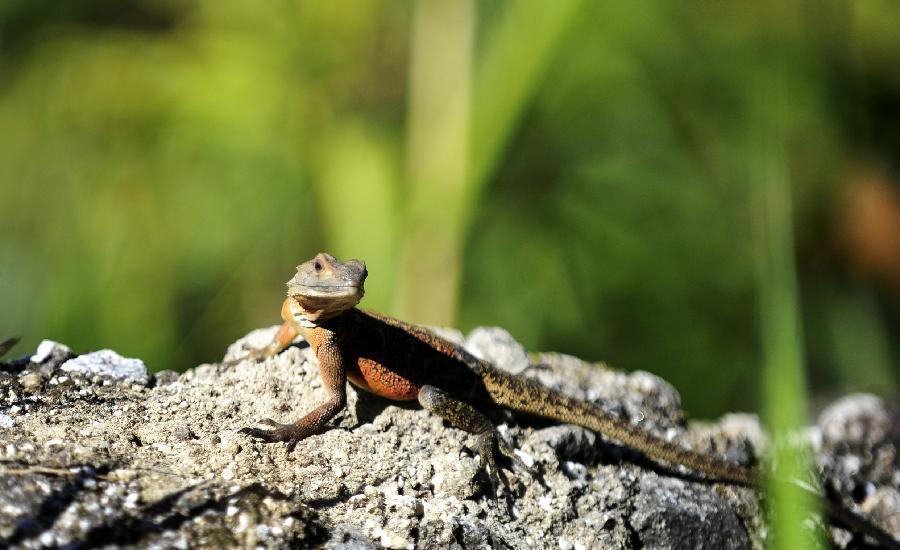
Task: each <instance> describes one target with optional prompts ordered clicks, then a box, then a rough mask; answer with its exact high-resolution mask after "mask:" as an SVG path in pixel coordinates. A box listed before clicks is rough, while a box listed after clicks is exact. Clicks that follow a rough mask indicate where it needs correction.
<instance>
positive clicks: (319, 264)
mask: <svg viewBox="0 0 900 550" xmlns="http://www.w3.org/2000/svg"><path fill="white" fill-rule="evenodd" d="M313 269H315V270H316V273H318V272H320V271H322V262H320V261H318V260H316V263H314V264H313Z"/></svg>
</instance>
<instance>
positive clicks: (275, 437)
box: [239, 418, 304, 452]
mask: <svg viewBox="0 0 900 550" xmlns="http://www.w3.org/2000/svg"><path fill="white" fill-rule="evenodd" d="M259 423H260V424H265V425H267V426H272V427H274V428H275V429H274V430H261V429H259V428H241V429H240V430H239V433H242V434H244V435H249V436H250V437H253V438H256V439H259V440H260V441H265V442H266V443H274V442H276V441H285V442H287V444H288V452H291V451H293V450H294V447H296V446H297V443H299V442H300V440H302V439H303V437H304V435H303V433H302V432H301V430H300V428H299V426H297V425H296V424H282V423H280V422H275V421H274V420H272V419H271V418H264V419H263V420H260V421H259Z"/></svg>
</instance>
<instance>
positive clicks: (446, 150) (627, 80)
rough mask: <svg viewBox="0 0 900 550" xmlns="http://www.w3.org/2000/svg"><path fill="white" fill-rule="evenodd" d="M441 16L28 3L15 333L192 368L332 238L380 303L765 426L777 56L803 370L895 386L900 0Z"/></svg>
mask: <svg viewBox="0 0 900 550" xmlns="http://www.w3.org/2000/svg"><path fill="white" fill-rule="evenodd" d="M436 1H437V3H438V6H437V7H436V8H435V10H437V11H436V12H435V13H438V14H440V13H445V12H440V9H441V6H440V0H436ZM423 4H429V3H428V2H424V3H422V2H417V3H413V2H401V1H387V0H365V1H362V0H360V1H357V2H354V3H353V4H352V8H349V7H347V6H346V5H333V4H331V3H325V2H291V1H286V0H281V1H274V2H250V1H247V0H235V1H232V2H227V3H220V2H210V1H192V2H191V1H186V0H152V1H142V2H137V1H124V2H123V1H118V2H113V1H110V0H77V1H69V2H53V1H50V0H41V1H36V0H6V1H5V2H3V3H2V5H0V338H2V337H3V336H4V335H12V334H19V333H21V334H23V335H24V336H25V339H24V345H21V346H20V347H19V348H18V351H20V352H23V353H24V351H23V350H27V349H29V348H33V347H34V345H36V343H37V341H38V340H39V339H40V338H44V337H48V338H53V339H56V340H60V341H63V342H66V343H69V344H70V345H72V346H73V347H74V348H75V349H77V350H79V351H84V350H89V349H95V348H98V347H107V346H108V347H113V348H115V349H117V350H119V351H121V352H123V353H125V354H129V355H133V356H139V357H142V358H145V359H146V360H147V362H148V364H149V365H150V367H151V368H153V369H163V368H175V369H184V368H187V367H190V366H192V365H194V364H196V363H198V362H203V361H213V360H216V359H218V358H220V357H221V355H222V353H223V352H224V349H225V346H226V345H227V344H228V343H229V342H231V341H233V340H234V339H235V338H237V337H238V336H240V335H241V334H243V333H245V332H246V331H248V330H249V329H251V328H254V327H257V326H262V325H268V324H273V323H275V322H277V321H278V311H279V305H280V301H281V298H282V296H283V292H284V287H283V286H282V285H283V283H284V281H286V280H287V279H288V278H289V277H290V276H291V275H292V271H293V266H294V265H296V264H298V263H300V262H301V261H303V260H305V259H307V258H309V257H311V256H312V255H313V254H314V253H315V252H317V251H320V250H327V251H329V252H332V253H333V254H335V255H337V256H338V257H340V258H347V257H360V258H364V259H365V260H366V262H367V264H368V266H369V271H370V273H371V276H370V278H369V281H368V282H367V295H366V299H365V301H364V303H363V305H364V306H366V307H369V308H372V309H377V310H382V311H386V312H389V313H396V314H402V315H404V316H409V317H411V319H412V320H416V321H421V322H432V323H433V322H440V323H455V324H458V325H459V326H461V327H462V328H464V329H468V328H471V327H473V326H475V325H501V326H504V327H506V328H507V329H509V330H510V331H511V332H512V333H513V334H514V335H515V336H516V337H517V338H518V339H519V340H521V341H522V342H523V343H525V344H526V345H527V347H528V348H529V349H534V350H538V349H553V350H559V351H564V352H568V353H572V354H577V355H580V356H583V357H586V358H590V359H598V360H605V361H608V362H609V363H610V364H612V365H614V366H617V367H621V368H626V369H644V370H649V371H652V372H654V373H657V374H659V375H661V376H663V377H665V378H666V379H668V380H670V381H672V382H673V383H674V384H675V385H676V387H678V389H679V390H680V391H681V393H682V397H683V399H684V401H685V405H686V407H687V409H688V410H689V411H691V412H693V413H694V414H697V415H701V416H702V415H710V414H715V413H719V412H722V411H724V410H736V409H751V410H758V409H759V406H760V401H759V397H758V395H757V388H758V387H760V366H761V365H762V364H763V351H762V350H763V347H764V346H763V344H762V336H763V335H762V334H761V331H760V326H761V325H760V311H759V307H758V296H759V295H760V294H761V289H760V285H763V286H764V285H765V284H767V283H765V282H761V280H760V279H759V278H758V277H757V267H756V264H755V259H754V253H753V250H754V246H756V245H755V244H754V239H755V237H754V235H755V234H756V232H755V230H754V227H755V224H758V223H759V220H756V219H755V218H754V216H755V214H754V210H753V208H752V202H753V196H754V192H753V190H754V186H755V185H758V184H759V181H757V179H756V178H758V177H766V175H765V173H763V175H762V176H760V170H759V169H758V168H759V167H758V166H756V163H758V162H761V161H760V159H759V158H758V156H757V155H756V152H755V149H754V147H755V145H754V144H758V143H759V142H760V140H762V141H765V140H766V139H767V135H766V134H765V133H763V134H762V135H761V137H760V135H759V132H765V131H766V128H768V125H769V123H770V122H771V121H760V120H759V118H760V115H759V113H760V112H761V111H760V109H759V107H758V105H757V104H756V103H755V102H758V101H759V95H758V94H756V93H754V90H757V89H758V86H757V85H756V84H757V83H758V81H759V80H760V78H765V74H766V70H767V67H769V66H770V62H775V61H776V60H777V61H778V66H779V67H781V68H782V69H783V70H782V73H783V75H782V78H783V84H782V85H783V88H784V94H786V96H787V97H788V98H789V101H787V103H786V104H787V105H788V108H787V109H784V110H779V111H778V112H779V114H778V123H779V124H780V125H781V128H782V129H781V130H780V133H779V135H780V136H781V138H780V139H781V140H782V141H783V144H782V145H781V146H782V147H783V149H784V152H783V162H782V163H781V168H782V169H783V171H784V174H785V178H786V179H787V180H788V181H789V182H790V185H791V190H792V194H793V199H794V200H793V203H794V211H793V226H794V233H795V238H794V239H793V242H794V260H795V261H796V273H797V281H798V289H799V294H798V300H799V303H800V306H801V313H802V321H803V322H802V325H803V334H802V337H803V341H804V343H805V348H806V354H805V365H804V366H805V368H806V370H805V372H806V374H807V379H808V380H809V381H810V383H811V384H812V388H813V390H814V395H827V394H833V393H837V392H847V391H856V390H870V391H872V390H874V391H878V392H879V393H882V394H892V393H894V392H895V391H896V387H897V386H896V384H897V381H898V370H900V369H898V364H900V338H898V335H900V267H898V265H900V261H898V260H897V255H898V254H900V214H898V212H900V207H897V208H895V207H893V206H891V204H893V205H894V206H896V205H898V204H900V199H898V196H900V186H898V181H900V180H898V178H900V170H898V167H900V71H897V70H896V68H897V67H898V66H900V32H897V29H900V4H897V3H895V2H892V1H891V0H871V1H868V2H859V3H854V2H849V1H837V0H830V1H827V2H811V1H809V2H797V3H791V4H790V5H782V4H780V3H775V2H764V3H762V4H759V5H757V4H754V5H749V4H744V3H732V2H701V3H688V4H683V5H682V4H678V3H671V2H662V1H650V2H643V3H639V4H634V3H594V2H577V1H575V0H572V1H568V2H559V3H548V2H539V1H536V0H531V1H528V0H525V1H518V2H509V1H499V0H494V1H489V2H472V3H469V4H466V5H467V6H468V11H465V9H463V8H460V9H462V10H463V11H462V12H453V14H455V15H453V17H438V16H435V15H433V14H432V15H429V13H431V12H429V11H428V7H427V6H426V7H423ZM432 7H433V6H432ZM443 8H447V6H446V4H445V5H443ZM435 17H437V20H439V21H444V22H445V23H446V25H457V26H456V27H451V26H448V27H441V26H438V27H436V30H429V29H435V28H433V27H428V26H427V25H428V24H429V21H431V22H433V19H429V18H435ZM420 25H423V26H424V27H419V26H420ZM421 28H424V29H426V30H427V31H428V32H423V33H422V34H420V35H416V29H420V30H421ZM415 36H419V37H420V38H421V40H419V39H416V38H414V37H415ZM440 37H449V38H447V39H446V40H449V42H447V41H443V40H444V39H443V38H441V39H440V40H439V38H440ZM442 44H444V45H445V46H446V45H447V44H449V45H450V47H445V48H443V50H442V49H441V48H440V46H441V45H442ZM454 44H456V46H454ZM416 60H424V61H422V63H424V64H420V65H416ZM416 67H419V69H417V68H416ZM417 71H419V72H417ZM421 71H424V72H421ZM442 74H444V75H448V76H447V78H448V79H451V77H452V79H453V80H452V81H448V82H446V83H442V82H441V81H440V78H441V75H442ZM435 75H437V76H435ZM428 79H432V81H429V80H428ZM434 79H438V80H434ZM429 82H430V84H429ZM454 94H456V95H454ZM416 105H418V106H420V107H421V108H419V107H416ZM763 112H765V110H763ZM442 113H444V114H446V113H459V115H458V116H457V115H456V114H454V115H453V116H445V117H444V118H443V119H442V118H440V115H441V114H442ZM417 128H418V129H419V130H417ZM417 132H418V133H417ZM442 140H446V141H442ZM442 186H443V187H442ZM871 189H875V191H874V193H876V195H872V193H873V192H870V191H871ZM866 193H868V194H866ZM878 193H880V194H878ZM870 196H877V197H881V198H880V199H877V200H875V201H874V203H876V206H874V207H872V206H871V203H872V201H871V200H870V201H869V202H866V200H867V199H866V197H870ZM892 201H893V202H892ZM882 203H884V204H887V206H884V207H880V206H878V205H879V204H882ZM867 205H868V206H867ZM876 222H877V223H876ZM894 245H896V246H894ZM892 251H893V252H892ZM892 262H893V263H892ZM762 290H764V289H762ZM423 304H424V305H428V304H432V305H434V304H437V305H436V306H434V307H430V308H429V307H422V306H423ZM791 307H793V306H791Z"/></svg>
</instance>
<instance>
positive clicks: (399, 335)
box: [244, 254, 757, 485]
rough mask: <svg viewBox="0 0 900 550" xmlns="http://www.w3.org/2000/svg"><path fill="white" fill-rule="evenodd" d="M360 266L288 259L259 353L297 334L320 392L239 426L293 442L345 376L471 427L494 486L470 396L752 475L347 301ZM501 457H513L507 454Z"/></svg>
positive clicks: (726, 477) (339, 393) (749, 479)
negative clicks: (283, 289) (279, 300)
mask: <svg viewBox="0 0 900 550" xmlns="http://www.w3.org/2000/svg"><path fill="white" fill-rule="evenodd" d="M317 266H318V267H317ZM366 275H367V273H366V271H365V264H363V263H362V262H358V261H356V260H351V261H350V262H347V263H342V262H339V261H338V260H336V259H335V258H334V257H332V256H329V255H327V254H319V255H317V256H316V257H315V258H313V259H312V260H310V261H309V262H306V263H304V264H303V265H301V266H298V268H297V275H296V276H295V277H294V278H293V279H291V281H290V282H289V283H288V287H289V292H288V298H287V299H286V300H285V301H284V304H283V306H282V309H281V313H282V318H283V319H284V321H285V322H284V324H283V325H282V327H281V330H279V332H278V335H277V336H276V339H275V342H273V343H272V345H270V346H269V347H268V348H266V349H265V350H263V351H262V353H261V354H260V355H264V356H270V355H273V354H275V353H278V352H279V351H280V350H281V349H283V348H284V347H285V346H287V345H288V344H290V342H291V341H292V340H293V339H294V338H295V337H296V336H297V335H298V334H300V335H302V336H303V337H304V338H305V339H306V340H307V341H308V342H309V344H310V346H311V347H312V349H313V352H314V353H315V355H316V357H317V358H318V360H319V369H320V373H321V376H322V381H323V383H324V385H325V388H326V390H327V392H328V399H327V400H326V402H325V403H323V404H322V405H319V406H318V407H316V408H315V409H314V410H313V411H312V412H310V413H308V414H307V415H306V416H304V417H303V418H301V419H299V420H298V421H296V422H294V423H292V424H279V423H277V422H274V421H272V420H264V421H263V423H265V424H268V425H272V426H274V427H275V429H273V430H260V429H256V428H246V429H245V430H244V432H245V433H248V434H250V435H252V436H255V437H257V438H260V439H263V440H266V441H287V442H288V443H289V444H290V445H291V447H293V446H294V445H296V443H297V442H298V441H300V440H302V439H304V438H306V437H309V436H310V435H311V434H313V433H316V432H318V431H320V430H322V429H323V428H324V426H325V424H326V423H327V422H328V421H329V420H330V419H331V418H333V417H334V416H335V415H336V414H337V413H338V412H339V411H340V410H341V409H343V407H344V405H345V404H346V381H347V380H349V381H350V382H352V383H353V384H354V385H356V386H358V387H360V388H362V389H365V390H367V391H369V392H372V393H374V394H376V395H379V396H381V397H384V398H387V399H392V400H397V401H411V400H418V401H419V403H420V404H421V405H422V407H423V408H425V409H427V410H428V411H430V412H433V413H435V414H437V415H439V416H441V417H442V418H445V419H446V420H448V421H449V422H450V423H451V424H452V425H454V426H456V427H458V428H461V429H463V430H466V431H469V432H471V433H474V434H476V435H478V436H479V449H478V450H479V453H480V454H481V455H482V457H483V459H484V461H485V463H486V464H487V466H488V469H489V472H488V473H489V475H490V476H491V481H492V483H494V484H495V485H496V483H497V477H496V470H497V468H496V461H495V456H494V449H495V448H497V447H498V446H499V448H500V449H501V450H503V451H508V449H505V447H504V444H503V441H502V439H500V438H499V437H498V436H497V433H496V430H495V428H494V426H493V425H492V424H491V423H490V421H489V420H488V419H487V417H485V416H484V414H482V413H481V412H480V411H479V410H478V409H477V408H476V405H478V404H495V405H500V406H502V407H506V408H508V409H512V410H515V411H521V412H526V413H530V414H534V415H537V416H542V417H545V418H550V419H553V420H557V421H559V422H565V423H569V424H575V425H578V426H582V427H585V428H588V429H590V430H593V431H595V432H597V433H600V434H602V435H605V436H607V437H610V438H612V439H615V440H617V441H619V442H621V443H623V444H624V445H626V446H627V447H629V448H632V449H635V450H637V451H640V452H641V453H643V454H644V455H646V456H647V457H649V458H651V459H653V460H656V461H659V462H662V463H664V464H669V465H682V466H686V467H688V468H690V469H691V470H693V471H695V472H697V473H700V474H703V475H704V476H706V477H708V478H710V479H714V480H723V481H730V482H733V483H738V484H742V485H752V484H754V483H755V480H756V477H757V476H756V472H755V471H754V470H753V469H750V468H747V467H743V466H740V465H737V464H732V463H730V462H727V461H725V460H720V459H717V458H714V457H711V456H708V455H704V454H701V453H697V452H694V451H691V450H688V449H686V448H684V447H681V446H679V445H677V444H675V443H671V442H668V441H665V440H662V439H660V438H658V437H656V436H653V435H651V434H650V433H648V432H645V431H643V430H641V429H639V428H638V427H636V426H634V425H632V424H630V423H628V422H626V421H624V420H622V419H620V418H618V417H616V416H614V415H612V414H610V413H609V412H607V411H605V410H603V409H602V408H600V407H598V406H596V405H594V404H591V403H587V402H584V401H580V400H577V399H574V398H571V397H568V396H566V395H564V394H562V393H559V392H556V391H553V390H551V389H549V388H546V387H544V386H542V385H540V384H538V383H536V382H534V381H532V380H530V379H528V378H524V377H520V376H515V375H512V374H509V373H507V372H505V371H502V370H500V369H497V368H495V367H493V366H492V365H490V364H489V363H487V362H485V361H482V360H479V359H477V358H475V357H474V356H472V355H471V354H469V353H468V352H467V351H465V350H464V349H462V348H461V347H460V346H457V345H456V344H454V343H452V342H449V341H448V340H445V339H443V338H441V337H439V336H437V335H436V334H434V333H433V332H431V331H429V330H427V329H425V328H422V327H419V326H416V325H411V324H408V323H404V322H403V321H399V320H397V319H393V318H391V317H388V316H385V315H381V314H378V313H372V312H367V311H361V310H359V309H357V308H356V307H354V306H355V305H356V303H357V302H358V301H359V299H361V298H362V294H363V282H364V280H365V277H366ZM329 294H333V295H329ZM505 454H510V453H508V452H505ZM511 458H512V459H513V460H516V459H515V457H514V455H512V456H511Z"/></svg>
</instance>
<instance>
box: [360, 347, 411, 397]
mask: <svg viewBox="0 0 900 550" xmlns="http://www.w3.org/2000/svg"><path fill="white" fill-rule="evenodd" d="M356 367H357V368H356V369H348V371H347V378H349V379H350V381H351V382H353V384H354V385H356V386H359V387H360V388H362V389H364V390H366V391H369V392H371V393H374V394H375V395H379V396H381V397H384V398H385V399H392V400H394V401H412V400H413V399H416V398H417V397H418V395H419V388H421V386H420V385H418V384H415V383H413V382H412V381H411V380H409V379H408V378H405V377H403V376H401V375H399V374H397V373H396V372H394V371H392V370H390V369H388V368H385V367H384V365H382V364H381V363H377V362H375V361H372V360H371V359H365V358H362V357H361V358H359V360H358V361H357V365H356Z"/></svg>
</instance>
